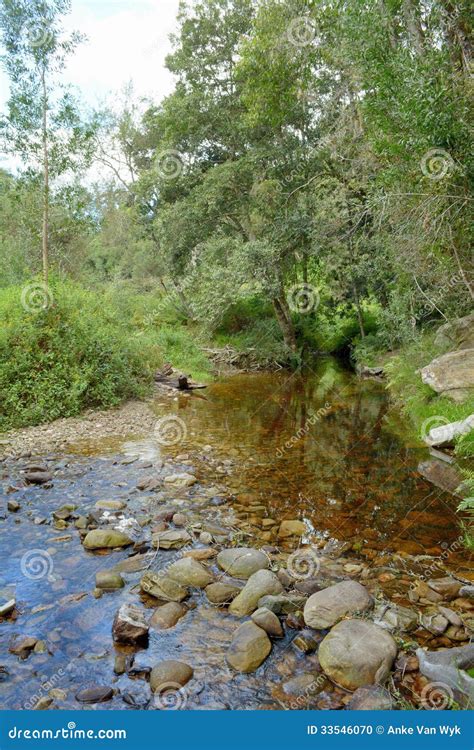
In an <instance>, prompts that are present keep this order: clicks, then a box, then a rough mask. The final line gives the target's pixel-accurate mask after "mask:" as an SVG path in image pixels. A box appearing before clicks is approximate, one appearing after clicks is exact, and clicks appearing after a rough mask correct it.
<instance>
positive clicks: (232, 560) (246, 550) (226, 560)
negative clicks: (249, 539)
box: [217, 547, 270, 579]
mask: <svg viewBox="0 0 474 750" xmlns="http://www.w3.org/2000/svg"><path fill="white" fill-rule="evenodd" d="M217 564H218V566H219V567H220V568H221V569H222V570H224V571H225V572H226V573H228V574H229V575H230V576H233V577H234V578H244V579H247V578H250V576H251V575H253V573H256V572H257V570H264V569H265V568H268V567H269V565H270V560H269V559H268V556H267V555H266V554H265V553H264V552H260V550H258V549H252V548H251V547H235V548H234V549H224V550H222V552H219V554H218V555H217Z"/></svg>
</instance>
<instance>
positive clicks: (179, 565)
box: [167, 557, 214, 589]
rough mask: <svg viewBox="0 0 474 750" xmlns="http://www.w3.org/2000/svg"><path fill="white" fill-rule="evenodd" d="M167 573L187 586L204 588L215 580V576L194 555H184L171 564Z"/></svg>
mask: <svg viewBox="0 0 474 750" xmlns="http://www.w3.org/2000/svg"><path fill="white" fill-rule="evenodd" d="M167 573H168V575H169V577H170V578H172V579H173V580H175V581H178V583H181V584H184V585H185V586H194V587H195V588H198V589H204V588H206V586H209V584H211V583H212V582H213V580H214V576H213V575H212V574H211V573H210V572H209V571H208V570H206V568H205V567H204V565H201V563H200V562H198V561H197V560H194V559H193V558H192V557H183V558H182V559H181V560H177V561H176V562H175V563H173V564H172V565H170V566H169V568H168V569H167Z"/></svg>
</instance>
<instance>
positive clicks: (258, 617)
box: [251, 607, 283, 638]
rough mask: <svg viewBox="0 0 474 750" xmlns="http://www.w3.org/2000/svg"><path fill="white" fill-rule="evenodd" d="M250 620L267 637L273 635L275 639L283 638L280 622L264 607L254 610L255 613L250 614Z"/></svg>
mask: <svg viewBox="0 0 474 750" xmlns="http://www.w3.org/2000/svg"><path fill="white" fill-rule="evenodd" d="M251 619H252V620H253V622H254V623H255V624H256V625H258V627H259V628H262V630H264V631H265V632H266V633H268V635H273V636H275V637H276V638H282V636H283V628H282V626H281V622H280V620H279V619H278V617H277V616H276V614H274V613H273V612H271V611H270V610H269V609H267V608H266V607H260V608H259V609H256V610H255V612H253V613H252V615H251Z"/></svg>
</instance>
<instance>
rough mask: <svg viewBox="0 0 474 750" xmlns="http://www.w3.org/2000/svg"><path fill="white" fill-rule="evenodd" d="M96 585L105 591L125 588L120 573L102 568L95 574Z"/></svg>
mask: <svg viewBox="0 0 474 750" xmlns="http://www.w3.org/2000/svg"><path fill="white" fill-rule="evenodd" d="M95 585H96V587H97V588H98V589H102V590H103V591H114V590H115V589H121V588H123V587H124V585H125V583H124V580H123V578H122V576H121V575H120V573H117V572H116V571H114V570H100V571H99V572H98V573H96V574H95Z"/></svg>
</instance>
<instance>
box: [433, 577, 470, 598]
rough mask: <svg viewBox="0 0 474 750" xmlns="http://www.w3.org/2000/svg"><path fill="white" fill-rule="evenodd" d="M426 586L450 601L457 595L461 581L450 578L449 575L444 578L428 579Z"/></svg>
mask: <svg viewBox="0 0 474 750" xmlns="http://www.w3.org/2000/svg"><path fill="white" fill-rule="evenodd" d="M428 586H429V587H430V589H431V590H432V591H436V593H437V594H439V595H440V596H441V597H442V598H443V599H445V600H446V601H451V599H456V597H457V596H458V594H459V591H460V589H461V586H462V583H461V582H460V581H456V580H455V579H454V578H450V576H445V577H444V578H431V579H430V580H429V581H428Z"/></svg>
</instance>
